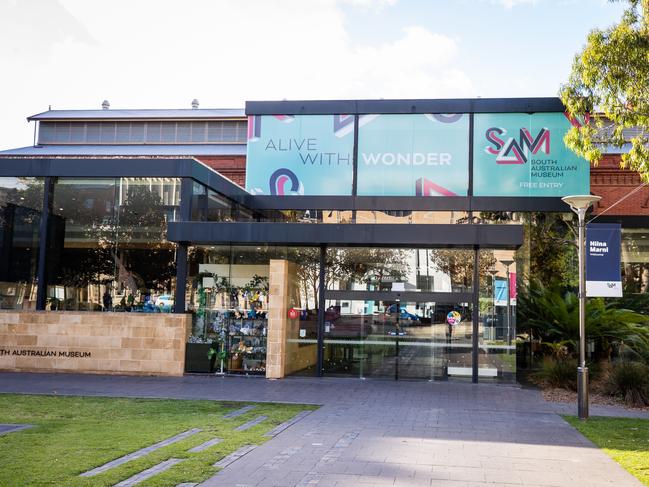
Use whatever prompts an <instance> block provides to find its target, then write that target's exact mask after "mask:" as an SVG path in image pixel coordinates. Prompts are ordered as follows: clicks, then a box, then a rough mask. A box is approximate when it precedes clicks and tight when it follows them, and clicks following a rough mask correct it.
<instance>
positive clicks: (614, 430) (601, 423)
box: [564, 416, 649, 485]
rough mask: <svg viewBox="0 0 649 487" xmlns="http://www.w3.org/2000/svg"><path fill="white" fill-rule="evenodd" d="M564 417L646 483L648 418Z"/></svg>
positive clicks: (647, 482) (648, 443) (648, 440)
mask: <svg viewBox="0 0 649 487" xmlns="http://www.w3.org/2000/svg"><path fill="white" fill-rule="evenodd" d="M564 419H565V420H566V421H568V422H569V423H570V424H571V425H572V426H574V427H575V428H576V429H577V430H578V431H579V432H580V433H581V434H583V435H584V436H585V437H586V438H588V439H589V440H590V441H592V442H593V443H595V444H596V445H597V446H599V447H600V448H601V449H602V450H604V451H605V452H606V453H607V454H608V455H609V456H610V457H611V458H612V459H613V460H615V461H616V462H618V463H619V464H620V465H622V466H623V467H624V468H625V469H626V470H627V471H628V472H630V473H631V474H633V475H635V476H636V477H637V478H638V479H639V480H640V481H641V482H642V483H644V484H645V485H649V419H628V418H601V417H597V418H590V419H588V421H580V420H579V419H577V418H575V417H574V416H564Z"/></svg>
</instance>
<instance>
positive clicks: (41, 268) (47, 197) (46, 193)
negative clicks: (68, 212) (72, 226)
mask: <svg viewBox="0 0 649 487" xmlns="http://www.w3.org/2000/svg"><path fill="white" fill-rule="evenodd" d="M54 180H55V178H53V177H49V176H48V177H46V178H45V180H44V182H43V207H42V210H41V222H40V226H39V228H38V268H37V271H36V282H37V287H36V309H37V310H44V309H45V305H46V303H47V278H46V275H47V245H48V233H49V232H48V228H49V221H50V214H51V213H52V200H53V199H54Z"/></svg>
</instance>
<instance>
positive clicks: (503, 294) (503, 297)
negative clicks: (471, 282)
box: [494, 279, 507, 306]
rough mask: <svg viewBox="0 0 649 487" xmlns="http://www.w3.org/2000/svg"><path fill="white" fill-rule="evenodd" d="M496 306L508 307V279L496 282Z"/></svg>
mask: <svg viewBox="0 0 649 487" xmlns="http://www.w3.org/2000/svg"><path fill="white" fill-rule="evenodd" d="M494 306H507V279H496V280H495V281H494Z"/></svg>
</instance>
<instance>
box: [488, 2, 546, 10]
mask: <svg viewBox="0 0 649 487" xmlns="http://www.w3.org/2000/svg"><path fill="white" fill-rule="evenodd" d="M497 3H499V4H500V5H502V6H503V7H505V8H506V9H508V10H510V9H512V8H514V7H517V6H519V5H536V3H537V0H497Z"/></svg>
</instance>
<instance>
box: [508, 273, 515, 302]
mask: <svg viewBox="0 0 649 487" xmlns="http://www.w3.org/2000/svg"><path fill="white" fill-rule="evenodd" d="M509 299H514V300H515V299H516V273H515V272H510V273H509Z"/></svg>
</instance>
